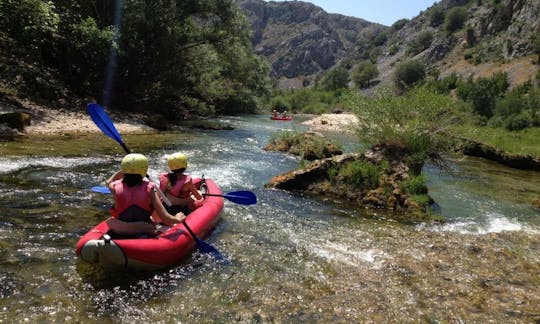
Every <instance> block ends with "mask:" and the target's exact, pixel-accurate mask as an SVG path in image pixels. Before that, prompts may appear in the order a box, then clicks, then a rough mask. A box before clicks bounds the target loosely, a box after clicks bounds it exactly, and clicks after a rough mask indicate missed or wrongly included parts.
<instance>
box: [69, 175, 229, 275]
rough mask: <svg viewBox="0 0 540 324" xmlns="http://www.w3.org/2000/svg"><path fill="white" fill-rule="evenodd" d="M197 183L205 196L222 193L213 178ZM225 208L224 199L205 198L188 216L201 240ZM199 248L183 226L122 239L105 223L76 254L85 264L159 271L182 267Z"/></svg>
mask: <svg viewBox="0 0 540 324" xmlns="http://www.w3.org/2000/svg"><path fill="white" fill-rule="evenodd" d="M194 182H195V184H196V186H197V187H198V188H199V189H200V190H201V191H202V192H203V194H211V195H221V194H222V192H221V190H220V189H219V188H218V187H217V185H216V184H215V183H214V182H213V181H212V180H211V179H208V178H205V179H204V181H201V180H200V179H194ZM222 208H223V197H219V196H205V197H204V202H203V204H202V206H201V207H199V208H197V209H196V210H194V211H193V212H191V213H190V214H189V215H188V216H187V218H186V223H187V224H188V226H189V228H190V229H191V230H192V231H193V232H194V233H195V234H196V235H197V237H205V236H206V235H208V234H209V233H210V231H211V230H212V229H213V228H214V227H215V226H216V224H217V222H218V220H219V214H220V212H221V209H222ZM195 246H196V242H195V240H194V239H193V237H192V236H191V235H190V234H189V232H188V231H187V230H186V228H185V226H184V225H183V224H182V223H180V224H176V225H174V226H170V227H169V226H165V227H164V229H163V232H161V233H159V234H158V235H156V236H152V237H119V236H117V235H115V234H114V233H111V232H110V230H109V227H108V225H107V222H106V221H103V222H101V223H99V224H98V225H96V226H95V227H94V228H92V229H90V230H89V231H88V232H87V233H86V234H85V235H84V236H83V237H81V239H80V240H79V242H78V243H77V247H76V254H77V256H78V258H79V259H81V260H83V261H86V262H88V263H91V264H95V265H98V264H99V265H101V266H103V267H107V268H111V267H112V268H130V269H137V270H156V269H163V268H167V267H170V266H173V265H175V264H178V263H179V262H180V261H181V260H182V259H183V258H184V257H186V255H187V254H188V253H189V252H191V250H193V248H195Z"/></svg>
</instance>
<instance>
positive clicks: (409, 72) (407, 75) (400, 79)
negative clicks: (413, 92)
mask: <svg viewBox="0 0 540 324" xmlns="http://www.w3.org/2000/svg"><path fill="white" fill-rule="evenodd" d="M425 77H426V68H425V66H424V64H423V63H421V62H419V61H416V60H410V61H406V62H403V63H400V64H399V65H397V66H396V69H395V71H394V84H395V85H396V87H397V88H398V89H399V90H406V89H408V88H411V87H412V86H414V85H416V84H419V83H420V82H422V81H424V79H425Z"/></svg>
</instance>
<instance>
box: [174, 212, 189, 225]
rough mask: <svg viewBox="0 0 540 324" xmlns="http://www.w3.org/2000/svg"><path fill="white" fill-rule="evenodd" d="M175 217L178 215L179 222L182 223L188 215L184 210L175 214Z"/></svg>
mask: <svg viewBox="0 0 540 324" xmlns="http://www.w3.org/2000/svg"><path fill="white" fill-rule="evenodd" d="M174 217H176V219H177V220H178V223H182V222H183V221H185V220H186V215H184V213H182V212H179V213H177V214H176V215H174Z"/></svg>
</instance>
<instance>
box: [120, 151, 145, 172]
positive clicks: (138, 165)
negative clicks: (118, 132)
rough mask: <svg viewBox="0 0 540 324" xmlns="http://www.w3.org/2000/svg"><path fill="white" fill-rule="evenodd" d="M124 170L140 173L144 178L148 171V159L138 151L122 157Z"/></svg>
mask: <svg viewBox="0 0 540 324" xmlns="http://www.w3.org/2000/svg"><path fill="white" fill-rule="evenodd" d="M121 167H122V172H124V174H140V175H141V176H142V177H143V178H144V177H145V176H146V172H147V171H148V159H147V158H146V156H144V155H142V154H138V153H131V154H128V155H126V156H124V158H123V159H122V164H121Z"/></svg>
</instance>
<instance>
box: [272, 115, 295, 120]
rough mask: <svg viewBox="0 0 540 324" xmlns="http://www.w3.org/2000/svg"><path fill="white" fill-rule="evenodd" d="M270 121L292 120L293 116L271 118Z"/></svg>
mask: <svg viewBox="0 0 540 324" xmlns="http://www.w3.org/2000/svg"><path fill="white" fill-rule="evenodd" d="M270 119H272V120H292V117H291V116H285V117H283V116H270Z"/></svg>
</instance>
